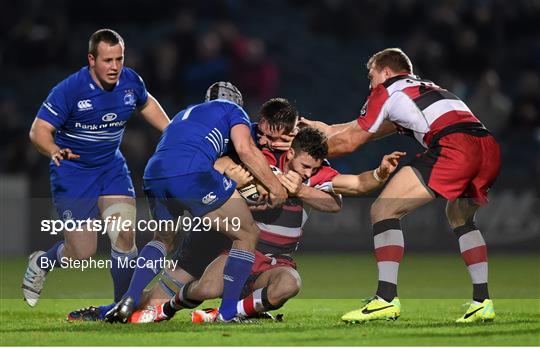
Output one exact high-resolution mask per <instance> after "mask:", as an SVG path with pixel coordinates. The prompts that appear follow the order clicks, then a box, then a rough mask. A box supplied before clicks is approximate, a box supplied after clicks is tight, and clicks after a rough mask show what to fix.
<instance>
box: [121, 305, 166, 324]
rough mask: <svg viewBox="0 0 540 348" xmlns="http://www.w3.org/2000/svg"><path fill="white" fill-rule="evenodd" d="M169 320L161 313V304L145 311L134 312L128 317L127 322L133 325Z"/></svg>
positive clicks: (148, 307) (149, 307)
mask: <svg viewBox="0 0 540 348" xmlns="http://www.w3.org/2000/svg"><path fill="white" fill-rule="evenodd" d="M170 319H171V317H168V316H166V315H165V313H163V304H160V305H159V306H147V307H146V308H145V309H139V310H136V311H135V312H133V314H132V315H131V317H129V322H130V323H133V324H144V323H158V322H160V321H164V320H170Z"/></svg>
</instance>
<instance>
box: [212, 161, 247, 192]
mask: <svg viewBox="0 0 540 348" xmlns="http://www.w3.org/2000/svg"><path fill="white" fill-rule="evenodd" d="M214 169H215V170H217V171H218V172H220V173H221V174H225V175H226V176H228V177H229V178H230V179H232V180H234V181H235V182H236V187H237V188H242V187H244V186H246V185H248V184H250V183H251V182H252V181H253V176H251V173H250V172H248V171H247V170H245V169H244V168H243V167H242V166H241V165H240V164H238V163H236V162H234V161H233V159H232V158H230V157H229V156H223V157H220V158H218V159H217V160H216V162H214Z"/></svg>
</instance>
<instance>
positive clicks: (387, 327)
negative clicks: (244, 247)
mask: <svg viewBox="0 0 540 348" xmlns="http://www.w3.org/2000/svg"><path fill="white" fill-rule="evenodd" d="M297 260H298V265H299V270H300V273H301V275H302V277H303V290H302V292H301V293H300V294H299V296H298V297H297V298H296V299H294V300H291V301H290V302H288V303H287V304H286V305H285V306H284V307H283V308H282V309H280V310H278V311H277V312H279V313H283V314H284V321H283V322H261V323H255V324H242V325H239V324H232V325H231V324H229V325H226V324H213V325H211V324H205V325H193V324H191V323H190V321H189V315H188V312H179V314H178V315H177V316H176V317H175V318H174V319H173V320H171V321H169V322H165V323H159V324H144V325H109V324H104V323H67V322H66V321H65V320H64V318H65V315H66V313H67V312H69V311H70V310H73V309H75V308H78V307H82V306H87V305H91V304H94V305H98V304H104V303H106V302H107V300H106V298H107V297H108V296H109V294H110V292H111V285H110V279H109V274H108V271H106V270H89V271H88V270H87V271H85V272H84V273H82V272H78V271H73V270H70V271H67V270H63V271H53V273H52V274H50V276H49V277H48V279H47V282H46V285H45V289H44V291H43V295H42V298H43V299H42V300H41V301H40V303H39V304H38V306H37V307H36V308H33V309H30V308H29V307H28V306H27V305H26V304H25V303H24V302H23V301H22V300H21V297H22V295H21V290H20V288H19V287H20V279H21V277H22V275H23V273H24V269H25V267H26V263H25V261H24V260H22V259H2V260H1V261H0V272H1V277H0V280H1V302H0V344H1V345H98V346H99V345H107V346H108V345H152V346H162V345H190V346H199V345H202V346H212V345H230V346H238V345H249V346H253V345H255V346H257V345H263V346H281V345H288V346H290V345H310V346H337V345H386V346H387V345H422V346H432V345H446V346H448V345H460V346H463V345H467V346H468V345H479V346H485V345H490V346H494V345H495V346H496V345H540V267H539V266H540V256H539V255H532V254H528V255H519V254H496V253H492V254H491V255H490V292H491V296H492V298H493V299H494V303H495V311H496V314H497V317H496V319H495V321H494V322H493V323H486V324H475V325H466V326H464V325H457V324H454V322H453V321H454V320H455V319H456V318H457V317H459V316H460V315H461V314H463V312H464V311H465V309H466V307H463V306H462V304H464V303H465V302H466V301H467V299H468V298H469V296H470V293H471V289H470V287H471V286H470V283H469V276H468V274H467V271H466V269H465V267H464V266H463V263H462V261H461V259H460V257H459V255H453V254H407V255H406V256H405V259H404V261H403V262H402V265H401V267H400V288H399V293H400V299H401V302H402V314H401V318H400V319H399V320H397V321H395V322H371V323H365V324H359V325H348V324H344V323H342V322H340V320H339V318H340V316H341V315H342V314H343V313H344V312H346V311H349V310H351V309H355V308H357V307H358V306H359V305H360V300H359V299H361V298H362V297H368V296H370V295H372V293H373V290H374V288H375V286H376V265H375V262H374V259H373V256H372V255H369V254H364V255H335V254H317V255H310V254H304V255H298V257H297ZM217 303H218V302H216V301H214V302H211V303H207V304H206V305H216V304H217ZM206 305H205V306H206Z"/></svg>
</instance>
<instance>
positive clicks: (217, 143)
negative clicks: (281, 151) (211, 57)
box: [105, 82, 296, 323]
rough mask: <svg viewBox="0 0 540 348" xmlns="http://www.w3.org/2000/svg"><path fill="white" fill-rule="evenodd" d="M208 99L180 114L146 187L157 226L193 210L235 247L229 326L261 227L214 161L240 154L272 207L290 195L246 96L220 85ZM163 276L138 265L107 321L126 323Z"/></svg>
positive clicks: (157, 247) (152, 246) (158, 254)
mask: <svg viewBox="0 0 540 348" xmlns="http://www.w3.org/2000/svg"><path fill="white" fill-rule="evenodd" d="M205 100H206V101H205V102H204V103H201V104H196V105H191V106H189V107H188V108H187V109H185V110H182V111H180V112H179V113H178V114H177V115H176V116H175V117H174V118H173V120H172V122H171V124H170V125H169V126H168V127H167V129H166V130H165V131H164V133H163V135H162V137H161V140H160V142H159V144H158V146H157V148H156V151H155V153H154V155H153V156H152V157H151V158H150V160H149V162H148V164H147V166H146V168H145V172H144V189H145V194H146V196H147V198H148V201H149V204H150V210H151V212H152V216H153V217H154V218H155V219H156V220H158V221H168V220H176V219H177V217H178V216H179V215H181V214H182V213H183V212H184V211H185V210H188V211H189V212H190V213H191V215H192V216H193V217H194V218H199V219H201V218H204V219H206V221H210V222H211V231H207V233H216V232H215V231H217V232H220V233H223V234H225V235H226V236H228V237H229V238H230V239H231V240H232V241H233V243H232V247H231V249H230V252H229V255H228V258H227V261H226V263H225V268H224V271H223V282H224V284H223V296H222V302H221V306H220V308H219V320H221V321H225V322H227V321H231V320H233V319H234V318H235V317H236V315H237V312H236V303H237V301H238V300H239V299H240V295H241V292H242V288H243V286H244V283H245V281H246V279H247V277H248V276H249V274H250V272H251V268H252V266H253V262H254V260H255V255H254V250H255V245H256V243H257V238H258V235H259V228H258V227H257V225H256V223H255V221H254V220H253V217H252V215H251V212H250V210H249V208H248V206H247V204H246V202H245V201H244V200H243V199H242V197H241V196H240V194H239V193H238V192H237V191H236V183H235V182H234V181H232V180H231V179H229V178H228V177H226V176H225V175H223V174H222V173H220V172H218V171H217V170H215V169H214V163H215V162H216V160H217V159H219V158H220V157H222V156H223V155H224V154H226V153H228V152H229V150H230V149H233V148H234V150H235V151H236V153H237V154H238V157H239V158H240V160H241V161H242V162H243V163H244V164H245V165H246V166H247V168H249V171H250V172H251V173H252V174H253V176H254V177H255V178H257V179H258V180H260V181H261V182H262V183H263V185H264V186H266V187H267V188H268V190H269V198H270V201H271V206H273V207H275V206H279V205H280V204H282V203H283V202H284V201H285V199H286V198H287V192H286V190H285V188H284V187H283V186H282V185H281V183H280V181H279V180H278V179H277V178H276V176H275V175H274V174H273V173H272V171H271V170H270V168H269V167H268V164H267V162H266V159H265V157H264V155H263V154H262V152H261V151H260V150H259V149H258V148H257V146H256V145H255V142H254V141H253V138H252V134H251V122H250V119H249V116H248V115H247V114H246V113H245V111H244V110H243V109H242V105H243V100H242V94H241V93H240V91H238V89H237V88H236V87H235V86H233V85H232V84H231V83H229V82H217V83H215V84H213V85H212V86H210V88H209V89H208V91H207V94H206V99H205ZM293 111H294V112H295V113H296V111H295V110H293ZM295 115H296V114H295ZM231 143H232V146H231ZM232 218H236V219H239V221H240V224H237V225H236V226H234V225H233V224H232V222H231V219H232ZM161 232H162V233H164V234H170V233H171V232H172V233H174V231H161ZM139 256H140V257H143V256H144V258H145V259H146V260H152V259H153V260H157V259H160V258H164V257H165V256H166V248H165V244H164V243H163V242H162V241H160V240H154V241H152V242H150V243H148V244H147V245H146V246H145V247H144V249H143V250H141V253H140V255H139ZM159 271H161V270H160V269H155V268H149V267H138V268H137V270H136V271H135V273H134V275H133V279H132V281H131V284H130V287H129V289H128V291H127V292H126V294H125V296H124V297H123V298H122V300H121V301H119V302H118V303H117V304H116V306H115V307H114V308H113V309H111V310H110V311H109V312H108V313H107V315H106V316H105V320H106V321H109V322H122V323H126V322H127V321H128V319H129V317H130V316H131V314H132V312H133V311H134V310H135V309H136V307H137V305H138V304H139V299H140V296H141V293H142V290H143V288H144V287H145V286H146V285H147V284H148V283H149V282H150V281H151V280H152V278H153V277H154V276H155V275H156V274H157V273H158V272H159Z"/></svg>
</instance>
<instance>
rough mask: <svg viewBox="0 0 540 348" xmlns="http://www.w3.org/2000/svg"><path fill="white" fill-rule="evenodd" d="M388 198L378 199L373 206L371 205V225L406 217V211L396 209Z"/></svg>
mask: <svg viewBox="0 0 540 348" xmlns="http://www.w3.org/2000/svg"><path fill="white" fill-rule="evenodd" d="M389 203H390V201H389V199H388V198H377V199H376V200H375V202H373V204H371V208H370V211H369V212H370V215H371V223H372V224H374V223H376V222H379V221H382V220H386V219H396V218H397V219H399V218H401V217H402V216H403V215H405V213H406V212H405V211H404V210H403V209H402V208H399V207H395V206H393V205H392V204H389Z"/></svg>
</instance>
